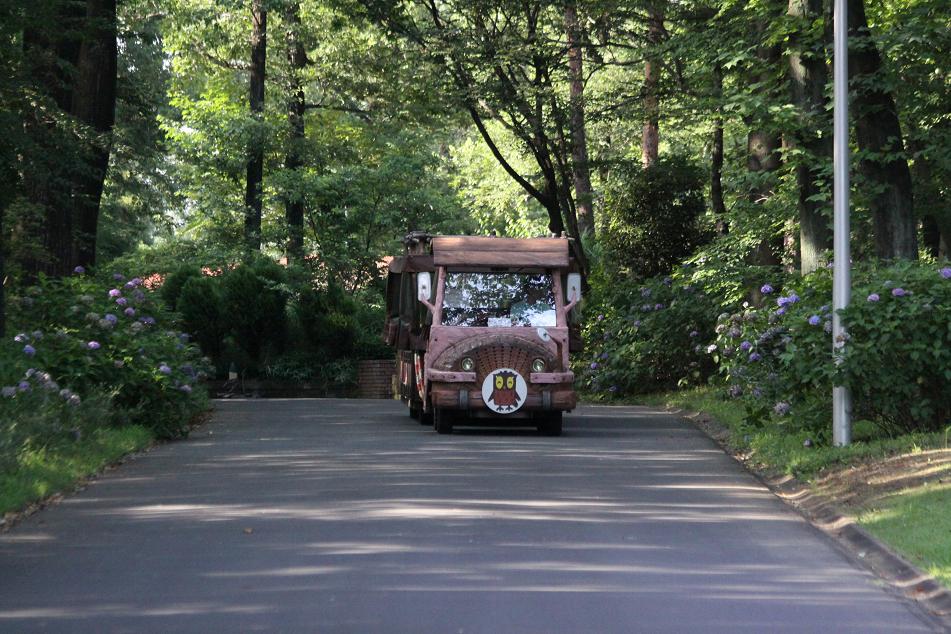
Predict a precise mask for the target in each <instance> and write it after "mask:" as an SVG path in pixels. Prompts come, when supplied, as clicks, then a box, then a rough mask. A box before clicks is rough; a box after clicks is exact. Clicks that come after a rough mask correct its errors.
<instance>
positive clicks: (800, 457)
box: [637, 387, 948, 481]
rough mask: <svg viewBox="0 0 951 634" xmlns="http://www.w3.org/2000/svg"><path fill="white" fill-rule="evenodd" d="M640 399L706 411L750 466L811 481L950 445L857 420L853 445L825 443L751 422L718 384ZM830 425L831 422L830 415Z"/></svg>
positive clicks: (932, 437) (932, 436)
mask: <svg viewBox="0 0 951 634" xmlns="http://www.w3.org/2000/svg"><path fill="white" fill-rule="evenodd" d="M637 402H638V403H642V404H645V405H654V406H667V407H677V408H681V409H686V410H692V411H695V412H703V413H705V414H708V415H710V416H711V417H713V418H714V419H715V420H716V421H717V422H718V423H720V424H721V425H723V426H724V427H725V428H726V429H727V430H728V432H729V436H728V438H726V439H725V440H726V442H727V443H728V445H729V446H730V447H731V449H733V450H734V451H736V452H738V453H741V454H743V455H744V457H745V458H746V459H747V461H748V462H750V463H751V464H752V466H754V467H755V468H757V469H759V470H762V471H766V472H770V473H781V474H787V475H792V476H795V477H796V478H799V479H801V480H805V481H812V480H814V479H815V478H816V477H818V476H819V475H820V474H822V473H823V472H826V471H828V470H834V469H837V468H840V467H852V466H854V465H856V464H860V463H865V462H870V461H876V460H882V459H886V458H889V457H892V456H896V455H901V454H905V453H916V452H920V451H922V450H927V449H940V448H946V447H947V442H948V439H947V437H946V435H945V434H944V433H934V434H907V435H904V436H899V437H897V438H879V437H876V430H875V428H874V427H873V426H872V425H870V424H867V423H864V422H862V421H857V422H856V423H855V425H854V426H853V430H852V436H853V443H852V444H851V445H849V446H848V447H833V446H831V445H824V444H822V443H821V442H819V441H817V440H815V439H812V438H810V437H809V435H808V433H806V432H803V431H798V432H791V433H790V432H786V431H785V430H784V429H783V428H781V427H779V426H776V425H773V426H770V425H766V426H753V425H749V424H748V423H746V422H745V421H744V411H743V409H742V408H740V407H737V404H736V403H735V402H734V401H728V400H724V399H723V398H721V397H720V395H719V392H718V391H717V390H715V389H713V388H709V387H701V388H696V389H693V390H683V391H679V392H666V393H661V394H651V395H645V396H641V397H637ZM830 415H831V413H830ZM829 425H830V427H831V425H832V423H831V420H830V422H829Z"/></svg>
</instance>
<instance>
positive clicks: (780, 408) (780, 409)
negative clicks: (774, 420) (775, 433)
mask: <svg viewBox="0 0 951 634" xmlns="http://www.w3.org/2000/svg"><path fill="white" fill-rule="evenodd" d="M773 411H774V412H776V413H777V414H779V415H780V416H785V415H786V414H788V413H789V403H787V402H786V401H780V402H778V403H776V405H774V406H773Z"/></svg>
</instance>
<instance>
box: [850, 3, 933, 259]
mask: <svg viewBox="0 0 951 634" xmlns="http://www.w3.org/2000/svg"><path fill="white" fill-rule="evenodd" d="M848 6H849V40H850V41H851V46H850V47H849V78H850V81H851V86H852V87H853V89H854V90H855V97H854V99H853V101H852V103H853V109H854V116H853V119H854V121H855V136H856V140H857V141H858V146H859V149H860V150H861V151H862V158H861V159H860V160H859V171H860V172H861V174H862V176H863V177H864V178H865V180H866V181H867V184H868V186H869V187H870V188H872V189H873V190H875V193H873V194H872V195H871V196H869V206H870V207H871V210H872V217H873V219H874V224H875V250H876V253H877V255H878V256H879V257H880V258H884V259H893V258H903V259H908V260H916V259H918V236H917V226H916V223H915V210H914V199H913V197H912V186H911V172H910V171H909V169H908V161H907V160H906V159H905V153H904V144H903V142H902V133H901V126H900V125H899V122H898V111H897V108H896V106H895V100H894V99H893V98H892V95H891V93H889V92H888V91H887V90H885V88H884V87H883V86H884V83H883V82H882V81H881V78H880V74H881V73H882V58H881V55H880V54H879V52H878V48H877V46H876V45H875V42H874V40H872V38H871V34H870V33H869V28H868V21H867V20H866V18H865V2H864V0H849V3H848Z"/></svg>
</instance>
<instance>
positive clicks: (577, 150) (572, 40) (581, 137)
mask: <svg viewBox="0 0 951 634" xmlns="http://www.w3.org/2000/svg"><path fill="white" fill-rule="evenodd" d="M565 32H566V34H567V37H568V75H569V77H570V80H569V96H570V103H569V109H570V116H569V121H570V126H569V127H570V129H571V171H572V179H573V181H574V186H575V201H576V202H575V213H576V215H577V218H578V231H579V232H580V233H581V235H585V234H590V235H592V236H593V235H594V207H593V200H594V195H593V190H592V188H591V173H590V167H589V164H588V140H587V137H586V134H585V115H584V67H583V59H584V56H583V55H582V50H581V31H580V27H579V25H578V12H577V10H576V8H575V5H574V4H573V3H571V2H569V3H568V4H567V5H566V6H565Z"/></svg>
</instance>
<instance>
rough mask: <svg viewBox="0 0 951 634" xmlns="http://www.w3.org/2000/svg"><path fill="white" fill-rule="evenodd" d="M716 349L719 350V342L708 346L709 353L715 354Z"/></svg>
mask: <svg viewBox="0 0 951 634" xmlns="http://www.w3.org/2000/svg"><path fill="white" fill-rule="evenodd" d="M716 351H717V344H715V343H711V344H710V345H709V346H707V354H713V353H714V352H716Z"/></svg>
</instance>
